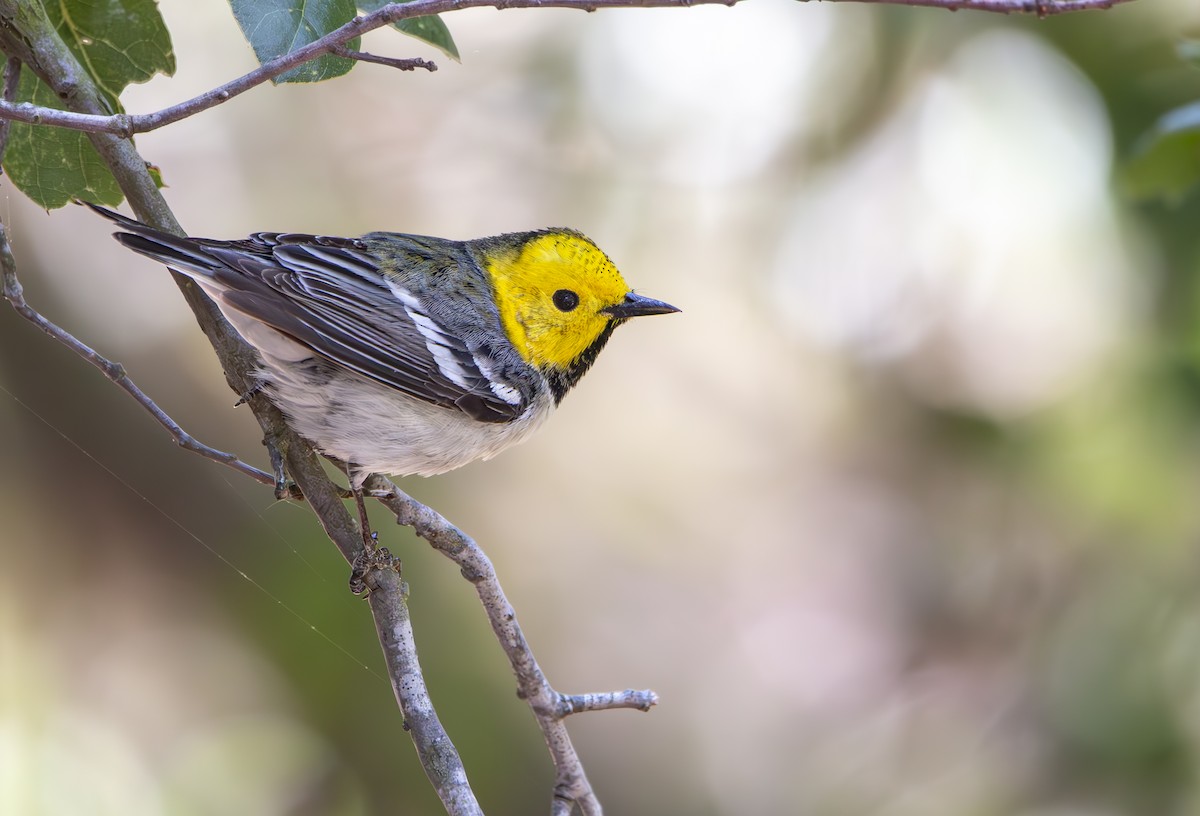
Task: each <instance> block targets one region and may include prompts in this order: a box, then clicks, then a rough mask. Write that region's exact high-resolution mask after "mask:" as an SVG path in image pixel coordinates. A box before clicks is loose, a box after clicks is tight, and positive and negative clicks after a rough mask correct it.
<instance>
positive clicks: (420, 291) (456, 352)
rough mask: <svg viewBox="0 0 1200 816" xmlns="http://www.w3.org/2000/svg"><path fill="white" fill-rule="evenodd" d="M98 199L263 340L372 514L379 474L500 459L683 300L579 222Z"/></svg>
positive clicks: (273, 372) (303, 425) (266, 379)
mask: <svg viewBox="0 0 1200 816" xmlns="http://www.w3.org/2000/svg"><path fill="white" fill-rule="evenodd" d="M88 206H89V207H91V208H92V209H93V210H94V211H96V212H97V213H99V214H100V215H102V216H104V217H105V218H107V219H109V220H111V221H112V222H114V223H115V224H116V225H117V226H118V227H120V230H121V231H119V232H116V233H114V237H115V238H116V239H117V240H118V241H119V242H120V243H121V244H122V245H124V246H125V247H127V248H129V249H131V250H133V251H134V252H137V253H139V254H141V255H144V256H146V257H149V258H152V259H154V260H156V261H159V262H161V263H163V264H165V265H166V266H167V267H169V268H170V269H172V270H175V271H177V272H179V273H181V274H183V275H186V276H187V277H189V278H191V279H192V280H193V281H195V283H196V284H197V285H199V287H200V288H201V289H202V290H203V291H204V292H206V293H207V294H208V295H209V296H210V297H211V298H212V300H213V301H214V302H215V303H216V305H217V307H218V308H219V309H220V311H221V313H222V314H223V315H224V316H225V318H226V319H227V320H228V321H229V323H230V324H231V325H232V326H233V328H234V329H235V330H236V331H237V333H238V334H239V335H241V337H242V338H243V339H244V340H245V341H246V342H247V343H248V344H249V345H250V346H252V347H253V348H254V349H256V350H257V352H258V356H259V358H260V360H261V365H260V367H259V368H258V370H257V371H256V372H255V376H256V377H257V378H258V380H259V382H260V383H261V388H262V389H263V390H264V392H265V393H266V395H267V396H268V398H269V399H270V400H271V401H272V402H274V403H275V404H276V405H277V406H278V407H279V408H280V409H281V410H282V411H283V413H284V415H285V417H286V418H287V420H288V422H289V424H290V426H291V427H292V429H293V430H294V431H296V432H297V433H298V434H299V435H301V436H302V437H304V438H305V439H307V440H308V441H309V442H310V443H311V444H312V445H313V446H314V447H315V448H316V449H317V450H318V451H320V452H321V453H323V454H325V455H326V456H328V457H331V458H333V459H335V460H337V461H339V462H341V463H343V464H344V465H345V466H346V468H347V472H348V476H349V478H350V480H351V487H352V489H353V490H354V491H355V492H356V495H357V497H358V498H359V501H360V512H361V513H362V514H363V516H364V518H365V510H362V508H361V489H362V486H363V483H364V481H365V480H366V479H367V478H368V477H369V476H370V474H372V473H383V474H388V475H391V476H411V475H419V476H433V475H437V474H441V473H445V472H447V471H450V470H454V469H456V468H458V467H461V466H463V465H466V464H468V463H470V462H474V461H476V460H485V459H490V458H491V457H493V456H495V455H496V454H498V453H500V452H501V451H503V450H505V449H507V448H509V447H511V446H512V445H515V444H517V443H519V442H521V441H524V440H525V439H527V438H529V436H530V435H532V434H533V432H534V431H536V430H537V429H538V428H539V427H540V426H541V425H542V424H543V423H544V422H545V421H546V419H547V418H548V417H549V416H550V414H552V413H553V412H554V410H555V409H556V408H557V406H558V405H559V404H560V403H561V402H562V400H563V398H564V397H565V396H566V394H567V393H568V392H569V391H571V389H572V388H574V386H575V385H576V384H577V383H578V382H579V381H580V379H581V378H582V377H583V375H584V374H585V373H586V372H587V371H588V369H590V368H591V366H592V364H593V363H594V362H595V361H596V358H597V355H599V353H600V352H601V350H602V349H603V348H604V347H605V345H606V344H607V343H608V341H609V339H610V337H611V336H612V333H613V330H614V329H616V328H617V327H618V326H620V325H622V324H623V323H625V322H626V321H628V320H630V319H632V318H634V317H640V316H645V315H660V314H670V313H673V312H678V311H679V309H677V308H676V307H674V306H672V305H670V304H668V303H665V302H663V301H660V300H655V299H653V298H650V297H646V296H644V295H641V294H638V293H636V292H634V291H633V290H632V289H630V287H629V286H628V285H627V284H626V282H625V279H624V278H623V277H622V275H621V273H620V272H619V271H618V270H617V268H616V266H615V265H614V264H613V263H612V261H611V260H610V259H609V257H608V256H607V255H606V254H605V253H604V252H603V251H602V250H601V249H600V248H599V247H598V246H597V245H596V244H595V242H593V241H592V240H591V239H589V238H587V237H586V236H584V235H583V234H582V233H580V232H577V231H575V230H573V229H567V228H550V229H539V230H532V231H527V232H514V233H507V234H503V235H497V236H493V237H487V238H478V239H472V240H450V239H445V238H436V237H432V236H424V235H410V234H406V233H396V232H370V233H367V234H365V235H362V236H361V237H358V238H339V237H332V236H324V235H308V234H299V233H281V232H256V233H253V234H251V235H250V236H249V237H247V238H245V239H241V240H214V239H208V238H185V237H180V236H177V235H173V234H170V233H167V232H163V231H161V230H158V229H155V228H153V227H150V226H148V225H146V224H143V223H141V222H139V221H135V220H133V219H131V218H127V217H125V216H123V215H121V214H119V213H117V212H114V211H112V210H109V209H106V208H104V207H100V206H98V205H95V204H88ZM364 532H365V530H364Z"/></svg>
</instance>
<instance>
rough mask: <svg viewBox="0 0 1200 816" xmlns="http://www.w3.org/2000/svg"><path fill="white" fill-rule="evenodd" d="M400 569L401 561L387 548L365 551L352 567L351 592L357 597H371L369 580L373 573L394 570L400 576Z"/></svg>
mask: <svg viewBox="0 0 1200 816" xmlns="http://www.w3.org/2000/svg"><path fill="white" fill-rule="evenodd" d="M400 569H401V562H400V559H399V558H397V557H396V556H394V555H392V554H391V552H390V551H389V550H388V548H387V547H374V548H372V549H364V550H363V551H362V552H360V553H359V554H358V555H356V556H355V557H354V563H353V564H351V565H350V591H351V592H353V593H354V594H355V595H369V594H370V591H371V587H370V586H369V584H368V579H369V578H370V575H371V573H372V572H384V571H387V570H394V571H395V573H396V574H397V575H399V574H400Z"/></svg>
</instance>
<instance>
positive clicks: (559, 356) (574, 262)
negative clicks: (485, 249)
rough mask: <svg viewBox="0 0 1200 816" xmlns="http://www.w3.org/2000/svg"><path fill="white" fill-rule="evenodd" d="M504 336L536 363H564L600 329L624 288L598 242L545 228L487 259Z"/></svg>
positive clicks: (534, 364) (607, 320)
mask: <svg viewBox="0 0 1200 816" xmlns="http://www.w3.org/2000/svg"><path fill="white" fill-rule="evenodd" d="M488 266H489V271H490V272H491V274H492V284H493V286H495V289H496V302H497V305H498V306H499V307H500V320H501V322H502V323H503V325H504V330H505V331H506V332H507V333H508V339H509V340H510V341H511V342H512V344H513V346H515V347H516V349H517V351H518V352H520V354H521V356H522V357H523V358H525V362H527V363H529V364H530V365H532V366H536V367H539V368H540V367H545V366H551V367H554V368H558V369H565V368H567V367H568V366H569V365H570V364H571V363H572V362H573V361H574V360H575V359H576V358H578V357H579V355H580V354H582V353H583V352H584V351H585V350H586V349H587V348H588V347H589V346H591V345H592V343H593V342H595V340H596V338H598V337H599V336H600V334H601V333H602V332H603V331H604V329H605V327H606V326H607V325H608V323H609V321H610V320H612V318H611V317H609V316H608V315H606V314H604V313H602V312H601V311H600V310H601V309H604V308H607V307H611V306H615V305H617V304H618V303H621V301H622V300H624V298H625V295H626V294H628V292H629V287H628V286H627V285H626V284H625V279H624V278H622V277H621V273H620V272H618V271H617V268H616V267H615V266H613V264H612V261H610V260H609V259H608V256H606V255H605V254H604V253H603V252H602V251H601V250H600V248H599V247H597V246H596V245H595V244H593V243H592V242H591V241H590V240H588V239H587V238H584V237H583V236H582V235H579V234H576V233H570V232H548V233H545V234H542V235H538V236H535V237H534V238H532V239H531V240H529V241H528V242H527V243H525V244H524V245H523V246H521V247H520V248H519V249H518V250H517V251H514V252H512V253H499V254H497V255H494V256H492V257H491V258H489V259H488Z"/></svg>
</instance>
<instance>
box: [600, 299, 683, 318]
mask: <svg viewBox="0 0 1200 816" xmlns="http://www.w3.org/2000/svg"><path fill="white" fill-rule="evenodd" d="M600 311H602V312H604V313H605V314H606V315H611V316H612V317H615V318H617V319H618V320H625V319H626V318H630V317H641V316H642V315H657V314H671V312H678V311H679V310H678V309H676V308H675V307H674V306H672V305H671V304H670V303H663V302H662V301H661V300H655V299H654V298H648V297H644V296H642V295H638V294H634V293H633V292H630V293H629V294H628V295H626V296H625V299H624V300H623V301H621V302H620V303H618V304H617V305H615V306H608V307H606V308H604V309H601V310H600Z"/></svg>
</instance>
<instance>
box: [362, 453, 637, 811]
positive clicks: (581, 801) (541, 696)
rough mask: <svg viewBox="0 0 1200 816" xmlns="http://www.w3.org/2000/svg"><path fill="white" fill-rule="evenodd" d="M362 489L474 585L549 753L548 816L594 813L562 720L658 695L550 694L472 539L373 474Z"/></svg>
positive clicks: (512, 613)
mask: <svg viewBox="0 0 1200 816" xmlns="http://www.w3.org/2000/svg"><path fill="white" fill-rule="evenodd" d="M366 486H367V489H368V490H370V491H371V495H372V496H373V497H374V498H377V499H379V501H380V502H381V503H382V504H383V505H384V506H385V507H387V508H388V509H389V510H391V511H392V512H393V513H394V514H395V515H396V522H397V523H399V524H402V525H404V526H406V527H412V528H413V530H414V531H415V532H416V534H417V535H418V536H420V537H421V538H423V539H425V540H426V541H427V542H429V544H430V545H432V546H433V548H434V549H435V550H437V551H438V552H440V553H441V554H442V555H445V556H446V557H447V558H449V559H450V560H451V561H453V562H454V563H455V564H457V565H458V566H459V568H460V569H461V570H462V574H463V577H464V578H466V579H467V580H468V581H470V582H471V583H472V584H473V585H474V586H475V592H476V593H477V594H478V595H479V600H480V602H481V603H482V604H483V608H484V611H485V612H486V613H487V616H488V621H489V622H490V623H491V625H492V631H493V632H495V633H496V638H497V640H499V641H500V646H501V648H503V649H504V653H505V654H506V655H508V661H509V664H510V665H511V666H512V670H513V674H515V675H516V677H517V694H518V696H520V697H521V698H522V699H524V700H525V701H526V702H528V703H529V707H530V708H531V709H532V710H533V715H534V718H535V719H536V720H537V723H538V726H539V727H540V728H541V730H542V736H543V737H544V738H545V740H546V746H547V747H548V748H549V749H550V756H551V758H552V759H553V761H554V769H555V785H554V806H553V811H552V812H555V813H558V812H561V813H570V812H571V808H572V807H573V806H574V805H575V804H578V805H579V807H580V809H581V810H582V811H583V813H584V814H586V816H592V814H599V813H600V812H601V809H600V803H599V801H598V800H597V799H596V795H595V793H594V792H593V791H592V787H591V784H590V783H589V782H588V779H587V774H585V773H584V770H583V764H582V763H581V762H580V760H579V755H578V754H577V753H576V751H575V746H574V745H573V744H572V743H571V737H570V735H568V734H567V729H566V726H565V725H564V723H563V720H564V719H565V718H566V717H567V716H568V715H570V714H574V713H577V712H581V711H602V710H607V709H613V708H636V709H639V710H641V711H649V710H650V708H651V706H653V705H655V704H656V703H657V702H658V695H656V694H655V693H654V692H653V691H633V690H626V691H615V692H608V693H603V694H584V695H573V696H568V695H564V694H560V693H559V692H557V691H555V690H554V688H553V687H552V686H551V685H550V683H549V681H547V680H546V675H545V674H544V673H543V672H542V669H541V667H540V666H539V665H538V662H537V660H536V659H535V658H534V656H533V652H532V651H531V650H530V648H529V644H528V643H527V642H526V640H525V635H524V633H522V631H521V626H520V624H519V623H517V614H516V612H515V611H514V610H513V608H512V604H510V603H509V602H508V598H507V597H505V595H504V590H503V588H501V586H500V581H499V579H497V577H496V570H495V569H494V568H493V567H492V562H491V560H490V559H488V557H487V555H485V554H484V552H483V550H481V549H480V548H479V546H478V545H477V544H476V543H475V542H474V540H472V539H471V537H470V536H468V535H467V534H466V533H464V532H463V531H462V530H460V529H458V528H457V527H455V526H454V525H453V524H451V523H450V522H449V521H447V520H446V518H445V517H444V516H442V515H441V514H440V513H438V512H437V511H435V510H433V509H432V508H429V507H426V506H425V505H423V504H421V503H420V502H418V501H417V500H415V499H413V498H412V497H411V496H409V495H408V494H406V493H404V492H403V491H402V490H400V488H398V487H396V485H395V484H393V483H392V482H391V481H390V480H388V479H386V478H384V477H382V476H379V475H375V476H372V477H371V478H370V479H368V480H367V485H366ZM564 808H565V809H564Z"/></svg>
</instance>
